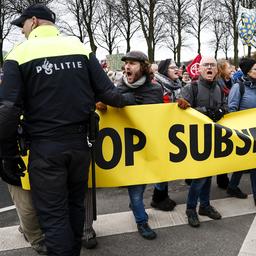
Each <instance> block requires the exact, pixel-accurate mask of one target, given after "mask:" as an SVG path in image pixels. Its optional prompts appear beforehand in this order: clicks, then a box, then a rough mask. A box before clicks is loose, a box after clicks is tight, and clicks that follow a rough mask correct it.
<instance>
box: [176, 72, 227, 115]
mask: <svg viewBox="0 0 256 256" xmlns="http://www.w3.org/2000/svg"><path fill="white" fill-rule="evenodd" d="M196 84H197V85H196ZM196 84H195V82H192V83H189V84H187V85H186V86H185V87H183V88H182V90H181V95H182V97H183V98H184V99H186V100H187V101H188V102H189V103H190V104H191V106H192V107H193V108H195V109H196V110H198V111H200V112H201V113H203V114H206V112H207V109H213V110H216V109H219V108H223V109H226V103H225V100H224V97H223V94H222V92H221V88H220V86H218V85H217V83H216V81H213V82H208V81H207V80H204V79H203V78H202V77H199V80H198V81H197V82H196ZM193 86H197V90H196V89H195V88H194V89H193V88H192V87H193Z"/></svg>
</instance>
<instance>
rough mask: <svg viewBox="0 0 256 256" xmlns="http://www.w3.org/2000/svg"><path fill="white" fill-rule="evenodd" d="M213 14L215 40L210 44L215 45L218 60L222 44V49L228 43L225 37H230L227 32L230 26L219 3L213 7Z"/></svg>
mask: <svg viewBox="0 0 256 256" xmlns="http://www.w3.org/2000/svg"><path fill="white" fill-rule="evenodd" d="M211 13H212V15H211V19H210V21H211V31H212V32H213V34H214V38H213V39H212V40H211V41H210V44H211V45H213V48H214V57H215V59H217V58H218V51H219V50H220V49H221V44H222V47H223V46H224V45H225V44H224V45H223V42H226V40H225V38H223V37H224V36H227V35H228V34H227V30H228V26H229V25H228V22H227V16H226V15H225V14H224V13H223V12H222V11H221V6H220V5H219V4H218V3H216V4H215V5H214V6H212V7H211ZM229 37H230V35H229ZM224 48H225V47H224Z"/></svg>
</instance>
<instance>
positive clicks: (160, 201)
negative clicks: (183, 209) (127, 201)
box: [151, 187, 176, 211]
mask: <svg viewBox="0 0 256 256" xmlns="http://www.w3.org/2000/svg"><path fill="white" fill-rule="evenodd" d="M151 206H152V207H153V208H156V209H158V210H161V211H172V210H173V209H174V207H175V206H176V202H175V201H173V200H172V199H171V198H170V197H169V196H168V187H166V188H165V190H163V191H162V190H158V189H157V188H155V189H154V193H153V196H152V202H151Z"/></svg>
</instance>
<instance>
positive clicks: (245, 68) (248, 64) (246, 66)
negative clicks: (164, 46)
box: [239, 58, 256, 76]
mask: <svg viewBox="0 0 256 256" xmlns="http://www.w3.org/2000/svg"><path fill="white" fill-rule="evenodd" d="M254 64H256V60H254V59H250V58H243V59H241V60H240V62H239V67H240V68H241V70H242V72H243V73H244V75H245V76H246V75H247V73H248V72H249V71H250V70H251V69H252V67H253V66H254Z"/></svg>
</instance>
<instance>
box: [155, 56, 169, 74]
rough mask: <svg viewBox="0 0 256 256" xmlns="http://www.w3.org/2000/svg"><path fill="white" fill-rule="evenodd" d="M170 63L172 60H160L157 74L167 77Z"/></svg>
mask: <svg viewBox="0 0 256 256" xmlns="http://www.w3.org/2000/svg"><path fill="white" fill-rule="evenodd" d="M171 62H172V59H166V60H161V61H160V63H159V65H158V73H160V74H162V75H164V76H168V68H169V65H170V63H171Z"/></svg>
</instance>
